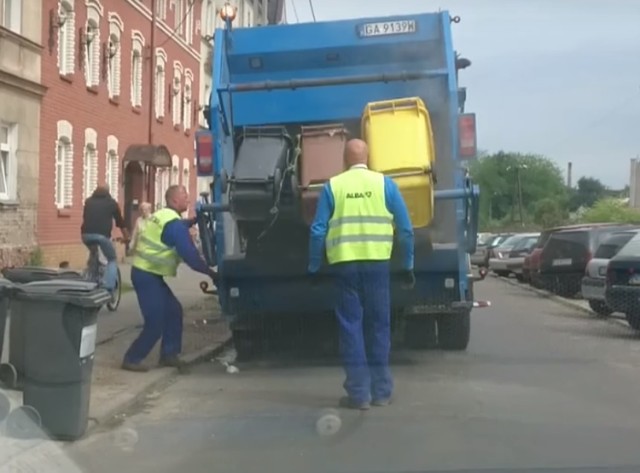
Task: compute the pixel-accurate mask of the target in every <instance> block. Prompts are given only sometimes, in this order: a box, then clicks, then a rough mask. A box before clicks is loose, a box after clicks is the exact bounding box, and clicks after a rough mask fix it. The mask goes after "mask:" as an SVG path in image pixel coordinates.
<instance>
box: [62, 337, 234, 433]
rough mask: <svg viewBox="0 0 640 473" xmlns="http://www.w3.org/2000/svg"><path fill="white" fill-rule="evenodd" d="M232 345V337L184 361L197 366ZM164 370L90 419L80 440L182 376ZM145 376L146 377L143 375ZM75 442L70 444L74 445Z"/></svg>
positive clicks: (191, 355) (188, 355)
mask: <svg viewBox="0 0 640 473" xmlns="http://www.w3.org/2000/svg"><path fill="white" fill-rule="evenodd" d="M230 345H231V337H229V338H228V339H227V340H225V341H223V342H220V343H216V344H213V345H210V346H208V347H204V348H202V349H200V350H198V351H195V352H193V353H189V354H186V355H184V356H183V357H182V360H183V361H184V362H185V363H186V366H187V367H191V366H194V365H197V364H199V363H201V362H203V361H205V360H207V359H210V358H212V357H215V356H217V355H219V354H220V353H222V352H223V351H224V350H225V349H226V348H228V347H229V346H230ZM161 370H163V373H162V375H160V376H158V378H157V379H155V380H154V381H153V382H151V383H149V384H147V385H145V386H144V387H143V388H142V389H141V390H140V391H139V392H137V393H136V394H135V396H133V397H132V398H131V399H129V400H127V401H125V402H122V403H120V404H118V405H117V406H114V407H113V408H112V409H109V410H108V411H107V412H105V413H104V414H102V415H100V416H99V417H91V418H90V419H89V422H90V424H89V426H88V427H87V430H86V432H85V433H84V435H83V436H82V437H81V438H79V439H78V440H83V439H87V438H88V437H89V436H90V435H91V434H93V433H94V432H95V431H97V430H99V429H100V428H102V427H104V426H107V425H109V424H110V423H112V422H114V421H115V420H116V418H117V416H118V415H119V414H122V413H123V412H126V411H127V410H129V409H131V408H132V407H134V406H135V405H136V404H139V403H140V402H141V401H142V400H143V399H144V398H145V397H146V396H147V395H148V394H149V393H150V392H152V391H155V390H157V389H158V388H159V387H161V386H163V385H165V384H167V383H168V382H169V381H170V380H172V379H173V378H175V377H176V376H179V375H180V372H179V370H178V369H176V368H161ZM143 376H144V375H143ZM73 443H74V442H70V444H73Z"/></svg>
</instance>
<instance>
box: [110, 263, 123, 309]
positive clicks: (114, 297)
mask: <svg viewBox="0 0 640 473" xmlns="http://www.w3.org/2000/svg"><path fill="white" fill-rule="evenodd" d="M121 298H122V277H121V276H120V268H118V274H117V276H116V287H115V289H114V290H113V293H112V294H111V300H110V301H109V302H107V309H108V310H109V312H115V311H116V310H118V306H119V305H120V299H121Z"/></svg>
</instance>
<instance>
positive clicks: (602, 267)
mask: <svg viewBox="0 0 640 473" xmlns="http://www.w3.org/2000/svg"><path fill="white" fill-rule="evenodd" d="M636 234H638V230H637V229H636V230H629V231H622V232H615V233H612V234H611V235H609V236H608V237H607V238H606V239H604V240H603V241H602V243H600V246H598V248H597V249H596V252H595V254H594V255H593V258H592V259H591V261H589V263H588V264H587V268H586V269H585V274H584V277H583V278H582V288H581V291H580V292H581V293H582V298H583V299H585V300H586V301H587V302H588V303H589V307H591V310H593V311H594V312H595V313H596V314H598V315H601V316H605V317H606V316H608V315H611V313H612V312H613V310H612V309H611V308H610V307H609V306H608V305H607V303H606V301H605V288H606V276H607V266H608V264H609V260H610V259H611V258H613V257H614V256H616V255H617V254H618V252H619V251H620V249H621V248H622V247H624V246H625V245H626V244H627V243H628V242H629V240H631V238H633V237H634V236H635V235H636Z"/></svg>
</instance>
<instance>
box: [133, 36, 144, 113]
mask: <svg viewBox="0 0 640 473" xmlns="http://www.w3.org/2000/svg"><path fill="white" fill-rule="evenodd" d="M131 42H132V47H131V105H132V106H134V107H136V108H137V107H142V81H143V78H144V77H143V74H144V54H143V51H144V46H145V41H144V36H143V35H142V33H141V32H140V31H133V32H132V33H131Z"/></svg>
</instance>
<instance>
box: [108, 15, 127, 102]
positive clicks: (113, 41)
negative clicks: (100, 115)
mask: <svg viewBox="0 0 640 473" xmlns="http://www.w3.org/2000/svg"><path fill="white" fill-rule="evenodd" d="M123 31H124V24H123V23H122V20H121V19H120V17H119V16H118V15H117V14H115V13H109V43H108V45H107V55H108V56H107V57H108V65H107V67H108V70H107V81H108V83H107V88H108V90H109V98H111V99H114V98H116V97H120V77H121V72H120V68H121V58H122V51H121V50H122V32H123Z"/></svg>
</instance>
